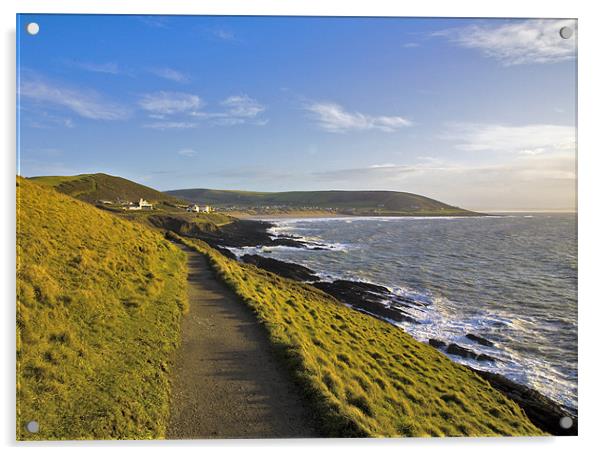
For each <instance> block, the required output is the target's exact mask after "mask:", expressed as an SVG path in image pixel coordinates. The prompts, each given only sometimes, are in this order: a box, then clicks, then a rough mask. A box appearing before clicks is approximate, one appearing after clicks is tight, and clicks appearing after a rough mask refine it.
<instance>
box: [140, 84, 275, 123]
mask: <svg viewBox="0 0 602 455" xmlns="http://www.w3.org/2000/svg"><path fill="white" fill-rule="evenodd" d="M138 104H139V106H140V107H141V108H142V109H144V110H145V111H146V112H147V115H148V117H149V118H152V119H154V120H158V121H156V122H152V123H148V124H145V125H144V127H145V128H154V129H163V130H165V129H183V128H196V127H199V126H201V125H202V124H203V123H205V124H209V125H213V126H232V125H241V124H251V125H256V126H261V125H265V124H267V122H268V120H267V119H266V118H263V117H262V116H261V114H262V113H263V112H264V111H265V110H266V107H265V106H264V105H262V104H261V103H259V102H258V101H257V100H255V99H253V98H251V97H250V96H248V95H245V94H242V95H233V96H230V97H228V98H226V99H224V100H222V101H221V102H220V103H219V105H220V106H221V107H222V108H223V110H217V111H213V112H212V111H206V110H203V108H204V107H205V102H204V101H203V100H202V99H201V98H200V97H199V96H198V95H194V94H191V93H183V92H155V93H148V94H145V95H142V96H141V97H140V99H139V102H138Z"/></svg>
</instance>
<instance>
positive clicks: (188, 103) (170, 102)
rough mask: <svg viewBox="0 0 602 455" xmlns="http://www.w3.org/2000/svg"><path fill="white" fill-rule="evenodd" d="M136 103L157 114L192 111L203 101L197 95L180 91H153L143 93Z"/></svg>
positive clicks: (201, 104)
mask: <svg viewBox="0 0 602 455" xmlns="http://www.w3.org/2000/svg"><path fill="white" fill-rule="evenodd" d="M138 104H139V105H140V107H142V109H144V110H146V111H148V112H150V113H152V114H155V115H156V114H158V115H169V114H178V113H184V112H194V111H195V110H197V109H199V108H201V107H202V106H203V105H204V104H205V103H204V102H203V100H202V99H201V98H200V97H199V96H197V95H193V94H190V93H182V92H163V91H162V92H155V93H147V94H145V95H143V96H142V97H141V98H140V100H139V102H138Z"/></svg>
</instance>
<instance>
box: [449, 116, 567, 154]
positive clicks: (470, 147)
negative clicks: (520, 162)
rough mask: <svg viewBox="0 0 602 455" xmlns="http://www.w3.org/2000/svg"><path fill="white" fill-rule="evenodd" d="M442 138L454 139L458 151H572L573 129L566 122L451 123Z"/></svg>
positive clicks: (521, 152) (535, 152) (530, 152)
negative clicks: (551, 123) (519, 124)
mask: <svg viewBox="0 0 602 455" xmlns="http://www.w3.org/2000/svg"><path fill="white" fill-rule="evenodd" d="M443 138H444V139H448V140H451V141H454V142H456V145H455V148H457V149H458V150H466V151H474V152H488V151H489V152H505V153H506V152H508V153H518V154H523V155H538V154H542V153H548V154H550V153H558V152H561V153H562V152H571V153H573V152H574V151H575V145H576V129H575V128H574V127H572V126H566V125H546V124H541V125H521V126H509V125H497V124H479V123H454V124H450V125H449V126H448V130H447V132H446V133H444V135H443Z"/></svg>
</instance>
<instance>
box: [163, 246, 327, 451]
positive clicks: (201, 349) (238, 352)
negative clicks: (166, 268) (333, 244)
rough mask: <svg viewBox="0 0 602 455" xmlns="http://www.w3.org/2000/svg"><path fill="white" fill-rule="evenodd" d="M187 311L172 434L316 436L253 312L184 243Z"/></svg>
mask: <svg viewBox="0 0 602 455" xmlns="http://www.w3.org/2000/svg"><path fill="white" fill-rule="evenodd" d="M180 248H182V250H183V251H184V252H185V253H186V254H187V255H188V267H189V275H188V295H189V300H190V311H189V313H188V314H187V315H186V316H185V317H184V319H183V321H182V345H181V347H180V349H179V351H178V353H177V355H176V360H175V368H174V373H173V384H172V402H171V418H170V423H169V426H168V429H167V437H168V438H170V439H200V438H287V437H288V438H291V437H311V436H314V437H315V436H316V432H315V430H314V427H313V424H312V421H311V415H310V413H309V411H308V409H307V408H306V406H305V405H304V403H303V400H302V398H301V396H300V395H299V393H298V391H297V390H296V389H295V387H294V385H293V384H292V383H291V380H290V378H288V377H287V375H286V372H284V371H282V368H281V367H280V365H279V364H278V363H277V360H276V359H274V358H273V354H272V352H271V350H270V345H269V341H268V340H267V336H266V334H265V332H264V330H263V328H262V327H261V326H259V323H258V322H257V320H256V319H255V316H254V315H253V314H252V313H251V311H250V310H249V309H248V308H247V307H246V306H245V305H244V304H243V303H242V302H240V301H239V300H238V298H237V297H236V295H234V294H233V293H232V291H230V290H229V289H228V288H227V287H226V286H225V285H224V284H222V283H221V282H220V281H218V280H216V279H215V278H214V276H213V272H212V271H211V269H210V268H209V264H208V262H207V259H206V258H205V257H204V256H202V255H201V254H198V253H196V252H194V251H192V250H190V249H188V248H186V247H183V246H181V245H180Z"/></svg>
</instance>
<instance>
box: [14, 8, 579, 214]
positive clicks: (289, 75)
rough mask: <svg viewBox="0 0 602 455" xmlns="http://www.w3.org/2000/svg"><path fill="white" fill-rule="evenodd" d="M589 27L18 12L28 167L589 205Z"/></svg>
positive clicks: (212, 183) (464, 203)
mask: <svg viewBox="0 0 602 455" xmlns="http://www.w3.org/2000/svg"><path fill="white" fill-rule="evenodd" d="M30 22H36V23H38V24H39V27H40V29H39V33H37V34H36V35H30V34H28V33H27V32H26V25H27V24H28V23H30ZM576 26H577V24H576V21H574V20H556V19H545V20H539V19H511V20H509V19H426V18H422V19H417V18H321V17H220V16H213V17H210V16H94V15H29V14H28V15H20V16H18V18H17V47H18V49H17V60H18V64H17V85H18V87H17V101H18V106H17V127H18V161H17V162H18V169H17V172H18V173H19V174H20V175H24V176H27V177H29V176H35V175H74V174H82V173H95V172H105V173H108V174H112V175H118V176H121V177H125V178H128V179H132V180H134V181H137V182H139V183H142V184H145V185H148V186H151V187H154V188H157V189H159V190H172V189H182V188H215V189H238V190H252V191H287V190H329V189H340V190H394V191H408V192H412V193H418V194H422V195H425V196H428V197H432V198H435V199H438V200H441V201H443V202H446V203H449V204H452V205H457V206H461V207H464V208H468V209H473V210H575V209H576V57H577V56H576V50H577V45H576V32H577V30H576ZM562 27H570V28H571V29H572V30H573V31H574V33H573V36H572V37H571V38H569V39H563V38H562V37H561V36H560V33H559V30H560V29H561V28H562Z"/></svg>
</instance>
